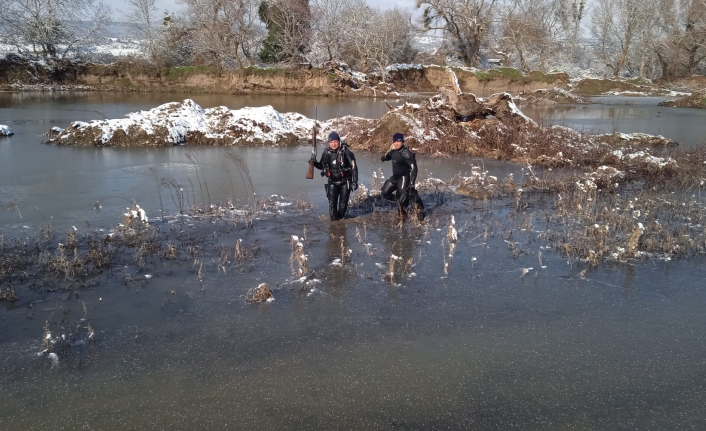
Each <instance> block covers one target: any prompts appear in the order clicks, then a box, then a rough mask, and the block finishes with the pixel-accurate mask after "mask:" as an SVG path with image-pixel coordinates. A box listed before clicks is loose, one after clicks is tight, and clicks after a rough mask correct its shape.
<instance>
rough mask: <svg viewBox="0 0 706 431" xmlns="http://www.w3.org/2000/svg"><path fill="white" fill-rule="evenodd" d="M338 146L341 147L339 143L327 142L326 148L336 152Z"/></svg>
mask: <svg viewBox="0 0 706 431" xmlns="http://www.w3.org/2000/svg"><path fill="white" fill-rule="evenodd" d="M339 145H341V141H328V147H329V148H330V149H332V150H337V149H338V146H339Z"/></svg>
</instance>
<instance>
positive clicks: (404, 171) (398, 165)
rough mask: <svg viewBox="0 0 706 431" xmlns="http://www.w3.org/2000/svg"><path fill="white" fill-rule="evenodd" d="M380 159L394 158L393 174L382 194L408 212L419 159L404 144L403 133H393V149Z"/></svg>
mask: <svg viewBox="0 0 706 431" xmlns="http://www.w3.org/2000/svg"><path fill="white" fill-rule="evenodd" d="M380 160H381V161H383V162H385V161H387V160H392V176H391V177H390V178H388V179H387V181H385V184H383V186H382V190H380V194H381V195H382V197H384V198H385V199H388V200H394V201H396V202H397V203H398V204H399V210H400V212H401V213H402V214H406V213H407V205H408V204H409V199H410V196H411V192H412V191H413V190H414V183H415V181H417V161H416V159H415V158H414V153H413V152H411V151H410V150H409V148H407V147H406V146H405V145H404V135H403V134H402V133H395V134H394V135H392V149H391V150H390V151H388V152H387V154H385V155H384V156H382V157H381V158H380ZM393 194H394V195H393Z"/></svg>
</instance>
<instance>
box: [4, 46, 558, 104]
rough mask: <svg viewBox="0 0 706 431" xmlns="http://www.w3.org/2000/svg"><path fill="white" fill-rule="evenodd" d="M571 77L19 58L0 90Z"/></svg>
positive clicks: (424, 86) (327, 90) (357, 90)
mask: <svg viewBox="0 0 706 431" xmlns="http://www.w3.org/2000/svg"><path fill="white" fill-rule="evenodd" d="M568 80H569V76H568V75H567V74H565V73H549V74H544V73H540V72H532V73H530V74H527V75H524V74H522V73H521V72H519V71H517V70H515V69H510V68H501V69H494V70H490V71H477V70H471V69H465V68H448V67H441V66H407V67H399V68H395V69H393V70H391V71H390V73H389V78H388V79H387V80H386V82H382V81H381V80H380V78H379V77H376V76H374V75H365V74H361V73H356V72H353V71H351V70H350V69H348V68H347V67H345V66H343V65H341V64H338V63H333V62H331V63H327V64H324V65H323V67H321V68H313V67H309V66H302V67H298V68H289V69H283V68H258V67H247V68H243V69H238V70H230V71H221V72H218V71H216V70H214V69H213V68H211V67H210V66H184V67H171V68H161V67H157V66H153V65H150V64H147V63H143V62H131V61H119V62H115V63H112V64H108V65H97V64H89V63H71V62H67V61H55V62H52V63H51V64H44V63H38V62H31V61H28V60H26V59H23V58H21V57H18V56H8V57H6V58H5V59H1V60H0V89H1V90H5V91H13V90H15V91H17V90H39V91H42V90H69V89H78V90H95V91H146V92H175V93H233V94H301V95H326V96H349V97H384V96H386V95H390V94H392V95H399V94H398V93H411V92H415V93H416V92H436V91H438V89H439V88H441V87H448V88H452V89H453V88H455V87H460V89H461V90H462V91H466V92H474V93H479V94H491V93H497V92H501V91H507V92H510V93H521V92H529V91H534V90H537V89H540V88H552V87H561V88H566V85H567V83H568Z"/></svg>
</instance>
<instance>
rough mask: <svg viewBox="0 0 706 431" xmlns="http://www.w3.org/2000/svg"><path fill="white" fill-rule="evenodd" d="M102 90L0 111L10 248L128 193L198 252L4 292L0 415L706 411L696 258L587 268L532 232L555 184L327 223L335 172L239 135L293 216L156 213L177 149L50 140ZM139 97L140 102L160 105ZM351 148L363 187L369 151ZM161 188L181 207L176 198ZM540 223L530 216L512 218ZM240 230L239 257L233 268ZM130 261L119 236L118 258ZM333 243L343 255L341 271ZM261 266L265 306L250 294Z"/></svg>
mask: <svg viewBox="0 0 706 431" xmlns="http://www.w3.org/2000/svg"><path fill="white" fill-rule="evenodd" d="M91 97H96V96H95V95H93V96H91ZM111 97H119V96H117V95H116V96H113V95H101V96H100V98H106V99H107V100H106V101H105V102H104V104H102V103H103V102H97V101H94V102H92V103H81V99H80V98H78V99H70V98H69V99H67V100H66V101H65V102H62V103H65V104H64V105H62V107H52V106H53V105H52V104H51V103H50V104H48V107H47V108H46V109H45V110H43V108H41V107H40V105H41V104H38V105H32V104H30V105H29V107H27V106H25V105H12V106H11V107H10V108H7V107H5V108H2V110H1V111H2V112H3V114H5V113H8V112H10V113H11V114H12V115H14V117H13V118H12V122H10V123H11V124H10V125H11V127H12V128H13V131H15V133H16V135H15V136H14V137H13V138H12V140H11V141H8V142H0V163H1V164H2V173H0V175H3V177H2V184H3V187H2V189H0V201H2V202H5V201H8V200H11V199H17V202H18V205H19V206H20V208H21V209H22V214H21V216H22V217H21V218H20V216H19V215H18V214H17V213H16V212H13V211H2V212H0V217H1V218H2V219H1V221H2V225H0V226H1V228H0V229H1V231H0V233H1V234H2V235H3V236H4V238H5V241H6V246H7V245H8V244H9V243H7V241H8V238H14V237H18V236H20V237H28V236H37V235H39V228H40V226H42V225H44V224H45V223H46V219H48V218H50V217H53V220H54V223H55V233H56V235H57V236H58V237H61V238H62V240H63V233H64V232H66V231H71V232H76V234H77V235H80V234H82V233H83V232H88V231H89V230H93V229H100V228H102V229H104V232H105V233H108V231H109V229H110V228H111V227H113V226H115V225H116V224H117V223H122V222H123V220H122V217H123V216H122V214H123V213H124V212H125V207H127V206H130V205H129V203H127V202H125V201H124V200H122V199H116V201H115V202H113V201H112V200H111V199H104V201H103V202H104V204H103V206H102V209H101V211H100V212H96V211H95V210H93V209H92V204H93V203H94V202H95V201H96V200H99V199H103V198H105V197H106V196H111V195H117V194H119V195H122V196H126V197H129V198H130V199H135V200H137V203H138V204H139V205H140V208H141V209H144V211H145V213H146V216H147V217H148V218H149V221H150V223H151V224H153V225H155V224H157V225H158V226H159V228H160V232H161V233H160V235H164V236H165V237H166V235H172V236H173V237H174V238H179V241H183V244H184V245H186V244H188V243H189V241H192V242H193V244H194V245H196V246H197V248H196V249H194V250H192V251H193V252H194V255H193V256H192V255H191V254H189V252H187V251H186V250H185V249H182V250H181V255H180V257H179V258H178V259H159V258H147V259H145V262H144V268H143V269H138V267H137V265H136V264H133V263H131V264H130V265H128V267H127V269H126V268H123V267H120V268H114V269H113V270H111V271H105V272H104V273H103V274H102V275H101V276H100V277H99V279H98V281H97V282H96V283H95V284H87V285H85V286H78V285H76V286H72V287H69V285H70V283H69V281H67V280H65V279H63V278H57V279H55V280H43V281H42V282H38V283H37V284H36V285H35V286H34V287H28V286H26V289H24V290H22V291H21V292H20V293H21V295H20V299H19V300H18V301H17V302H14V303H8V302H0V364H2V370H3V372H2V373H0V388H1V389H0V424H2V426H1V427H0V428H3V429H8V430H9V429H12V430H32V429H46V428H47V427H49V428H51V429H56V430H62V429H66V430H75V429H82V428H86V429H145V430H148V429H149V430H152V429H173V430H192V429H322V430H324V429H366V430H368V429H395V428H401V429H522V430H527V429H543V430H546V429H557V430H564V429H640V430H649V429H655V430H657V429H703V428H705V427H706V413H704V410H703V405H704V404H705V403H706V389H704V388H706V363H704V360H703V358H704V357H705V356H706V343H705V342H704V341H705V340H704V338H705V336H704V333H706V331H704V330H705V329H706V315H705V314H704V313H703V305H704V303H706V291H705V290H704V288H703V286H704V283H703V276H704V263H705V262H704V260H703V258H689V259H681V260H671V261H662V260H651V261H645V262H634V263H631V264H617V263H615V264H612V263H602V264H601V265H600V266H599V267H598V268H594V269H591V268H589V266H588V263H587V262H584V261H581V260H580V259H578V258H577V257H570V258H568V259H567V258H566V257H563V256H561V255H559V254H558V253H555V252H554V251H553V250H552V249H551V248H550V247H548V244H547V242H546V241H544V240H541V239H539V238H538V237H537V235H538V233H539V232H542V231H544V230H545V229H547V227H548V221H547V218H546V217H544V211H545V210H546V209H547V208H550V200H551V198H547V202H543V201H542V199H541V197H540V198H538V200H537V201H536V202H534V203H535V204H536V205H533V206H531V207H530V208H528V209H527V211H526V212H520V213H516V212H515V202H514V199H513V198H512V197H511V198H510V201H511V202H508V204H507V205H502V204H500V205H491V204H489V203H488V202H484V201H482V200H477V199H470V198H466V197H461V196H454V195H451V194H447V195H445V196H443V198H442V199H440V200H437V198H438V195H433V194H430V193H427V194H423V196H424V197H425V199H426V201H425V203H426V204H427V206H428V207H429V210H430V211H429V216H428V218H427V223H428V227H425V226H418V227H415V226H414V225H413V223H411V222H409V221H408V222H407V223H404V224H402V225H401V226H399V225H398V224H397V222H398V219H397V218H396V216H395V211H394V208H391V207H389V206H385V205H380V206H378V207H377V208H376V210H375V211H372V210H369V209H356V208H354V209H353V211H352V214H351V215H352V216H353V217H351V218H349V219H346V220H345V221H343V222H337V223H331V222H330V221H328V219H327V216H326V206H325V202H324V198H323V187H322V182H321V181H322V180H320V179H319V178H318V177H317V178H316V179H315V180H313V181H312V180H305V179H304V174H305V172H306V160H307V159H308V155H309V154H308V153H309V152H308V149H307V148H305V147H299V148H293V149H277V150H274V149H254V148H253V149H237V150H238V151H241V153H240V154H242V155H243V157H244V158H245V160H246V161H247V163H248V166H249V168H250V171H251V173H252V176H253V183H254V186H255V189H256V191H257V192H258V193H259V194H260V195H261V196H263V197H267V196H270V195H271V194H277V195H278V196H277V197H276V198H274V199H276V200H277V201H278V202H281V203H283V204H285V203H287V202H293V201H295V200H296V199H297V198H300V199H302V200H304V201H307V202H311V203H314V204H315V205H316V206H315V207H313V208H304V209H297V206H296V205H295V204H292V205H279V206H277V208H279V209H280V210H281V211H282V212H280V213H274V212H272V213H270V214H263V215H262V216H261V217H260V219H258V220H254V221H253V225H252V226H253V227H252V228H248V227H247V226H246V224H245V223H244V222H243V221H242V220H238V221H236V223H233V222H232V221H228V220H220V221H215V222H199V221H197V220H193V219H190V218H187V217H180V218H176V219H171V220H170V221H171V223H170V222H164V223H160V222H159V221H158V220H159V212H160V205H159V203H158V201H157V188H156V186H155V183H154V180H153V179H151V178H150V175H149V171H148V169H149V167H150V166H156V167H157V169H158V171H159V172H160V175H164V176H166V175H170V176H175V177H178V179H179V181H180V182H181V183H183V184H184V185H185V186H186V187H187V189H188V190H189V193H191V191H190V188H189V187H190V186H188V178H192V180H193V181H196V180H195V173H194V171H193V169H195V168H194V166H193V165H192V164H190V163H189V161H187V160H186V159H185V158H184V152H185V151H186V150H188V149H186V148H172V149H154V150H142V149H135V150H124V149H123V150H120V149H92V148H90V149H87V148H56V147H51V146H42V145H39V144H38V141H39V140H41V137H40V136H39V134H40V133H42V132H44V131H46V130H48V129H49V128H50V127H52V126H55V125H56V126H61V125H62V124H63V125H65V124H66V123H68V121H73V120H79V119H81V117H82V116H83V115H86V118H85V120H90V119H92V118H96V117H98V114H96V116H94V117H91V116H90V115H88V114H80V113H79V112H84V113H85V112H88V111H108V110H109V109H114V110H116V111H118V110H121V109H123V108H117V107H116V106H118V105H119V103H123V102H116V101H115V100H112V99H111ZM145 97H146V99H145V100H143V101H140V100H136V101H131V102H129V104H133V105H139V104H140V103H143V104H144V105H149V104H151V105H152V106H156V105H157V103H152V102H153V100H152V99H151V98H152V97H153V96H145ZM160 97H162V96H160ZM219 97H220V96H219ZM52 103H54V102H52ZM57 103H58V102H57ZM160 103H162V102H160ZM199 103H201V104H203V105H204V106H208V104H207V103H204V102H203V101H199ZM266 103H267V104H273V103H272V102H271V101H266ZM287 103H289V102H287ZM344 103H345V102H344ZM356 103H357V102H356ZM214 105H229V104H228V103H227V102H226V103H224V101H222V100H218V101H214ZM21 106H25V107H21ZM273 106H274V104H273ZM148 107H149V106H140V107H139V109H144V108H148ZM229 107H231V108H237V107H238V106H235V105H232V104H231V105H229ZM275 107H276V106H275ZM383 107H384V105H383ZM71 109H75V110H76V111H74V112H70V113H68V114H67V113H66V112H64V111H67V110H71ZM276 109H278V110H279V111H286V109H282V108H278V107H276ZM335 109H339V108H335ZM385 109H386V108H385ZM665 109H666V108H665ZM130 110H134V106H131V107H130V108H129V109H126V112H127V111H130ZM319 112H320V113H321V108H320V111H319ZM302 113H303V114H306V115H309V116H312V115H311V114H310V113H305V112H302ZM349 113H350V112H349ZM101 116H102V115H101ZM105 116H106V117H114V115H112V114H110V113H109V114H107V115H105ZM57 117H59V118H58V119H57ZM3 118H7V115H5V116H4V117H3ZM67 120H68V121H67ZM8 122H9V121H8ZM662 134H664V133H662ZM667 137H669V136H667ZM226 150H227V149H223V148H202V149H198V150H197V151H198V152H197V154H198V157H199V160H200V162H201V163H202V164H203V172H205V175H206V177H207V181H208V183H209V185H210V188H211V193H212V199H213V200H214V201H221V200H224V199H225V198H227V197H230V196H232V195H233V189H236V192H235V194H236V197H237V198H238V199H240V200H241V201H244V200H245V199H246V197H245V196H244V195H239V194H238V193H240V192H238V190H240V189H241V188H242V183H239V182H238V176H237V174H236V172H235V170H233V168H231V172H230V174H226V173H225V170H224V168H223V162H222V160H223V158H224V155H225V152H226ZM8 156H11V158H8ZM357 156H358V159H359V161H360V162H361V178H363V180H362V182H364V183H365V184H366V185H367V186H368V188H372V181H373V176H372V172H374V171H376V170H377V168H378V167H379V163H378V162H376V161H375V157H374V156H375V155H366V154H360V155H358V154H357ZM10 160H11V162H10ZM479 162H483V161H479V160H472V159H463V158H453V159H433V160H432V159H422V158H420V160H419V164H420V166H421V168H422V170H424V169H426V170H428V171H430V172H431V173H424V175H425V176H426V177H428V176H434V177H438V178H448V177H450V176H451V175H453V174H455V173H458V172H464V171H468V172H470V171H471V164H472V163H473V164H479ZM32 163H35V164H36V166H35V167H34V168H32V166H33V165H32ZM483 163H484V170H486V171H488V175H492V176H496V177H498V178H503V177H505V175H507V174H508V173H510V172H513V173H514V174H515V177H516V178H519V177H520V176H521V171H520V167H517V166H512V165H504V164H500V163H497V162H491V161H485V162H483ZM190 169H191V170H190ZM384 172H385V174H389V166H384ZM231 183H234V184H235V185H234V186H233V185H231ZM196 188H197V191H196V193H197V194H198V193H199V192H198V185H196ZM163 199H164V200H165V205H166V206H169V208H173V204H172V203H171V198H170V197H168V195H167V194H166V192H163ZM33 206H36V207H37V208H38V209H41V214H40V212H39V211H37V210H35V209H33ZM274 206H275V205H273V207H274ZM452 217H453V220H454V224H453V229H454V230H455V233H456V236H457V241H456V242H455V243H453V247H452V246H451V243H450V242H449V239H448V237H447V235H448V232H449V225H450V222H451V220H452ZM528 219H531V223H530V226H531V229H530V231H529V232H528V231H523V230H522V229H521V227H522V226H527V224H526V222H527V220H528ZM85 221H89V225H90V226H89V227H86V225H85V223H83V222H85ZM22 226H27V229H22ZM72 226H76V230H75V231H74V229H73V228H72ZM293 236H296V238H297V241H299V242H301V243H302V244H303V249H304V253H305V254H306V255H307V259H306V264H307V265H308V270H309V273H308V275H307V279H306V281H302V279H301V276H300V275H298V274H296V275H295V274H293V273H292V266H291V265H290V256H291V255H292V250H293V245H292V244H293V243H292V241H293ZM239 239H242V241H241V242H240V246H241V247H242V250H243V253H244V254H245V258H244V260H242V261H239V262H236V261H235V260H234V249H235V247H236V244H237V243H238V240H239ZM180 244H182V243H180ZM509 244H512V248H511V247H510V246H509ZM224 252H226V254H227V255H229V256H230V258H229V259H230V260H229V262H226V261H225V260H224V254H223V253H224ZM540 253H541V258H540ZM392 255H394V256H395V257H397V258H398V259H391V256H392ZM133 259H134V255H133V251H132V250H129V251H128V252H127V254H126V261H132V260H133ZM195 259H198V260H199V261H200V263H201V267H199V265H197V264H195V262H194V260H195ZM335 259H339V260H340V265H337V266H332V265H330V263H331V262H333V261H334V260H335ZM391 260H394V262H395V267H394V269H393V277H392V279H391V278H390V277H388V276H387V275H388V273H389V265H390V262H391ZM219 265H222V266H223V267H224V268H225V271H224V270H223V269H221V268H220V267H219ZM444 268H446V271H445V270H444ZM528 268H532V269H531V270H528V271H525V269H528ZM200 269H201V271H200ZM584 270H585V272H584ZM126 272H127V273H129V274H130V276H131V281H129V282H127V283H126V282H125V273H126ZM261 283H267V285H268V286H269V288H270V289H272V291H273V294H274V297H275V298H276V300H275V301H273V302H269V303H262V304H257V303H248V302H246V301H245V298H244V296H245V295H246V293H247V292H248V290H249V289H251V288H254V287H256V286H258V285H259V284H261ZM3 287H4V286H3ZM84 304H85V310H84ZM84 318H85V319H86V320H84V321H82V320H81V319H84ZM47 320H48V321H49V322H50V326H51V328H50V329H51V335H50V336H51V337H52V339H54V340H56V339H59V338H60V337H61V336H62V335H64V339H65V340H66V343H65V347H64V348H63V349H62V350H61V351H60V352H59V354H58V355H57V357H56V359H57V360H56V361H55V360H54V358H53V357H48V356H47V355H45V354H42V355H38V353H40V352H42V351H43V350H44V348H45V347H44V345H43V344H44V341H45V340H44V338H43V337H44V335H43V334H44V324H45V322H46V321H47ZM87 323H90V326H91V328H92V329H93V330H94V331H95V336H94V339H95V341H94V342H91V341H90V340H89V339H88V337H87V334H88V332H87V329H86V324H87Z"/></svg>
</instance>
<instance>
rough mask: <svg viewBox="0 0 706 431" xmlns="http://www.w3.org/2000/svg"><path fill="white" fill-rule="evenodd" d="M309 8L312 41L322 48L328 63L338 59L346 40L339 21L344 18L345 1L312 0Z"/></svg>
mask: <svg viewBox="0 0 706 431" xmlns="http://www.w3.org/2000/svg"><path fill="white" fill-rule="evenodd" d="M311 6H312V10H311V27H312V30H313V31H314V36H315V37H314V39H315V40H316V41H317V42H319V43H320V44H321V45H322V46H323V48H324V50H325V51H326V56H327V60H328V61H331V60H333V59H334V58H340V55H341V47H342V46H343V43H344V40H345V38H346V34H345V32H343V31H341V28H342V26H341V19H342V18H343V17H344V16H345V14H344V11H345V9H346V6H347V0H313V1H312V3H311Z"/></svg>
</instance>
